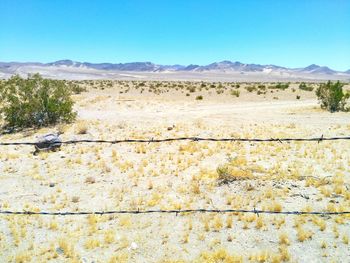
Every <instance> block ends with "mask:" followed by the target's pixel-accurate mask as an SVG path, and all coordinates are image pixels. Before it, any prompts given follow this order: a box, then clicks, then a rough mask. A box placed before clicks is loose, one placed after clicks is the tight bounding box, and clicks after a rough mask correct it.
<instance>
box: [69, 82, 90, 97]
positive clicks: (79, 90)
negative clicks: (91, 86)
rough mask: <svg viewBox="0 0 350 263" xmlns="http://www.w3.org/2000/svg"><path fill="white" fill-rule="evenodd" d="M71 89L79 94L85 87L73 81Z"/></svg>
mask: <svg viewBox="0 0 350 263" xmlns="http://www.w3.org/2000/svg"><path fill="white" fill-rule="evenodd" d="M71 89H72V91H73V93H74V94H80V93H82V92H84V91H87V89H86V88H84V87H81V86H79V85H78V84H75V83H73V84H72V85H71Z"/></svg>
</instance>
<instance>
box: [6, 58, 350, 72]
mask: <svg viewBox="0 0 350 263" xmlns="http://www.w3.org/2000/svg"><path fill="white" fill-rule="evenodd" d="M22 66H40V67H72V68H87V69H89V68H90V69H96V70H108V71H137V72H142V71H144V72H161V71H197V72H205V71H221V72H226V71H240V72H264V71H274V70H282V71H293V72H304V73H320V74H337V73H345V74H350V69H349V70H347V71H345V72H341V71H336V70H333V69H330V68H329V67H326V66H319V65H315V64H312V65H310V66H307V67H305V68H286V67H281V66H276V65H260V64H244V63H241V62H238V61H236V62H232V61H228V60H224V61H221V62H214V63H211V64H209V65H204V66H200V65H193V64H191V65H188V66H183V65H159V64H154V63H152V62H130V63H90V62H76V61H72V60H68V59H66V60H58V61H55V62H50V63H39V62H0V70H8V71H11V69H12V70H13V69H15V68H19V67H22Z"/></svg>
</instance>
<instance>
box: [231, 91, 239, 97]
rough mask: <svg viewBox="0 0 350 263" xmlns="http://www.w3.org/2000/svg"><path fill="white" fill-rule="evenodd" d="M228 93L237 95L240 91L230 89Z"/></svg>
mask: <svg viewBox="0 0 350 263" xmlns="http://www.w3.org/2000/svg"><path fill="white" fill-rule="evenodd" d="M230 94H231V95H232V96H236V97H239V95H240V92H239V90H231V91H230Z"/></svg>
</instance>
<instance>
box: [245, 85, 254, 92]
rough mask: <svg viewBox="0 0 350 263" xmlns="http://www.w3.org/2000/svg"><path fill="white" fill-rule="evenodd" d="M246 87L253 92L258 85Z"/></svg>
mask: <svg viewBox="0 0 350 263" xmlns="http://www.w3.org/2000/svg"><path fill="white" fill-rule="evenodd" d="M245 89H246V90H247V91H248V92H253V91H254V90H256V87H255V86H247V87H245Z"/></svg>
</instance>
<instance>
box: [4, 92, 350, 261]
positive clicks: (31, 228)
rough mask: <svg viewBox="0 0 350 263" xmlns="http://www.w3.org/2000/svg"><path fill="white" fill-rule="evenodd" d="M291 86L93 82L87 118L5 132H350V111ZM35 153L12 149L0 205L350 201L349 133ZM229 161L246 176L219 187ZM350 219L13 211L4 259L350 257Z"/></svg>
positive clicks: (19, 137)
mask: <svg viewBox="0 0 350 263" xmlns="http://www.w3.org/2000/svg"><path fill="white" fill-rule="evenodd" d="M292 88H293V85H292V86H291V87H290V88H289V89H287V90H286V91H276V92H274V93H273V94H269V93H268V94H266V95H257V94H255V93H249V92H247V91H245V90H244V89H243V88H240V91H241V94H240V96H239V97H235V96H231V95H229V94H228V93H227V92H226V91H225V92H224V93H223V94H216V93H214V92H211V91H210V90H209V91H201V92H195V93H193V94H192V93H191V94H190V96H186V95H185V93H183V92H181V90H180V91H178V92H175V91H170V92H166V93H161V94H160V95H155V94H153V93H151V92H144V93H142V94H140V92H139V91H138V90H135V89H133V88H131V89H130V90H129V91H128V92H127V93H120V91H121V89H120V88H118V87H111V88H107V89H104V90H96V89H89V91H88V92H86V93H82V94H80V95H76V96H75V97H74V99H75V100H76V110H77V112H78V121H77V122H76V123H74V124H69V125H64V126H57V127H51V128H45V129H41V130H37V131H28V132H22V133H17V134H12V135H3V136H2V137H1V141H34V140H35V139H36V137H37V136H39V135H42V134H45V133H47V132H52V131H56V130H58V129H59V130H61V131H64V133H63V134H62V135H61V137H62V139H64V140H68V139H83V138H89V139H124V138H146V139H150V138H167V137H180V136H202V137H231V136H232V137H248V138H253V137H257V138H271V137H313V136H320V135H322V134H323V135H324V136H345V135H349V133H350V114H349V113H333V114H331V113H328V112H325V111H323V110H321V109H319V107H318V104H317V101H316V98H315V97H314V95H313V92H306V91H299V90H297V91H296V92H293V91H292V90H291V89H292ZM296 94H299V95H300V96H301V98H300V99H296ZM198 95H203V100H195V97H196V96H198ZM170 127H171V128H170ZM84 130H86V133H85V132H83V131H84ZM81 133H83V134H81ZM32 152H33V148H32V147H28V146H21V147H20V146H6V147H2V148H1V152H0V160H1V162H0V172H1V176H0V209H1V210H34V211H39V210H45V211H86V210H88V211H101V210H119V209H140V210H142V209H157V208H161V209H181V208H183V209H188V208H194V209H195V208H208V209H209V208H222V209H229V208H233V209H239V208H241V209H253V208H254V207H255V208H256V209H265V210H276V211H280V210H300V211H350V193H349V190H350V173H349V169H350V161H349V156H350V142H348V141H333V142H321V143H312V142H304V143H299V142H292V143H223V142H171V143H162V144H160V143H152V144H118V145H98V144H97V145H88V144H78V145H64V146H63V147H62V148H61V151H59V152H53V153H41V154H39V155H38V156H33V155H32ZM225 165H226V166H229V167H231V168H232V169H233V171H234V173H235V174H236V176H237V177H236V178H238V179H239V180H234V181H232V182H230V183H227V184H220V183H219V173H218V171H217V168H218V167H219V168H220V167H221V168H222V167H224V166H225ZM231 178H232V177H231ZM349 226H350V218H349V217H348V216H326V217H320V216H296V215H259V216H257V215H255V214H178V215H173V214H151V215H105V216H84V215H82V216H67V217H59V216H55V217H50V216H13V215H0V261H1V262H48V261H49V262H349V258H350V245H349V236H350V227H349Z"/></svg>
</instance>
